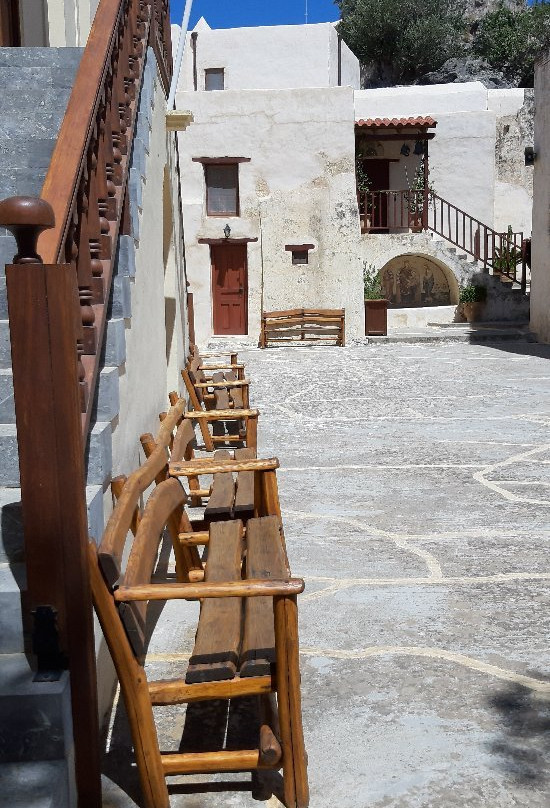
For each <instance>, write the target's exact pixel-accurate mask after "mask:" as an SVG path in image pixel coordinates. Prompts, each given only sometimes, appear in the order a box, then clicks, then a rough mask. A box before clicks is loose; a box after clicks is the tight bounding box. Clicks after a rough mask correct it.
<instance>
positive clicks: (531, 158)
mask: <svg viewBox="0 0 550 808" xmlns="http://www.w3.org/2000/svg"><path fill="white" fill-rule="evenodd" d="M536 159H537V153H536V151H535V150H534V148H533V147H532V146H526V147H525V165H526V166H532V165H534V163H535V160H536Z"/></svg>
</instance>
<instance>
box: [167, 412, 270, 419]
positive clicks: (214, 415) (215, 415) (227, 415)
mask: <svg viewBox="0 0 550 808" xmlns="http://www.w3.org/2000/svg"><path fill="white" fill-rule="evenodd" d="M259 414H260V412H259V410H190V411H189V412H186V413H185V415H184V416H183V417H184V418H190V419H191V420H193V419H196V418H206V420H207V421H235V420H236V419H237V418H257V417H258V415H259Z"/></svg>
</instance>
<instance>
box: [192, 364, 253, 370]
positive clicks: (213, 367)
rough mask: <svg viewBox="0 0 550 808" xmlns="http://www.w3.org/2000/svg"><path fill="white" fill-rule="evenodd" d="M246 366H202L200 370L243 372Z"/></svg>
mask: <svg viewBox="0 0 550 808" xmlns="http://www.w3.org/2000/svg"><path fill="white" fill-rule="evenodd" d="M243 369H244V365H242V364H237V365H200V366H199V370H243Z"/></svg>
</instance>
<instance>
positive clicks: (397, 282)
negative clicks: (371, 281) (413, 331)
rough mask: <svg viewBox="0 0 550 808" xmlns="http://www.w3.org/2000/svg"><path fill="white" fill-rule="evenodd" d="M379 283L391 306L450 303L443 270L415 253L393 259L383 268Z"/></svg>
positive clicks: (444, 304) (445, 304)
mask: <svg viewBox="0 0 550 808" xmlns="http://www.w3.org/2000/svg"><path fill="white" fill-rule="evenodd" d="M381 282H382V289H383V291H384V296H385V297H386V298H387V300H389V305H390V307H392V308H412V307H416V306H449V305H451V291H450V288H449V282H448V280H447V278H446V276H445V273H444V272H443V270H442V269H441V268H440V267H439V266H438V265H437V264H435V263H433V262H432V261H430V260H429V259H426V258H420V257H419V256H415V255H408V256H402V257H399V258H393V259H392V260H391V261H390V262H389V263H388V264H386V266H385V267H384V268H383V269H382V272H381Z"/></svg>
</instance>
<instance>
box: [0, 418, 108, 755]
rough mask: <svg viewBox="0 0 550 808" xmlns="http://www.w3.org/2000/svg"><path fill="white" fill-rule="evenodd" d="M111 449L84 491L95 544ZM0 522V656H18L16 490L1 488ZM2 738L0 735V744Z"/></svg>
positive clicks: (21, 576) (20, 558) (22, 585)
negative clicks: (100, 479) (101, 480)
mask: <svg viewBox="0 0 550 808" xmlns="http://www.w3.org/2000/svg"><path fill="white" fill-rule="evenodd" d="M109 428H110V425H109ZM110 448H111V443H110V434H109V443H108V457H107V458H103V463H104V466H101V464H100V463H99V461H98V459H97V458H95V464H94V471H95V473H96V474H97V475H98V476H103V477H104V478H105V480H104V483H103V484H102V485H89V486H87V488H86V503H87V517H88V533H89V535H90V536H91V537H93V538H95V539H96V540H99V539H100V538H101V536H102V534H103V528H104V505H103V491H104V489H105V488H106V485H107V481H108V479H109V478H110V469H111V465H110V464H111V461H110ZM107 466H108V471H107V469H106V467H107ZM0 522H1V526H2V529H1V533H0V654H18V653H22V652H23V651H25V650H28V649H26V647H25V638H24V635H23V618H22V609H21V604H22V600H23V599H24V596H25V591H26V586H27V580H26V569H25V563H24V558H25V543H24V536H23V527H22V518H21V491H20V489H19V488H9V489H8V488H0ZM0 668H1V662H0ZM1 726H2V722H1V719H0V727H1ZM1 737H2V733H1V731H0V740H1Z"/></svg>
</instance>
